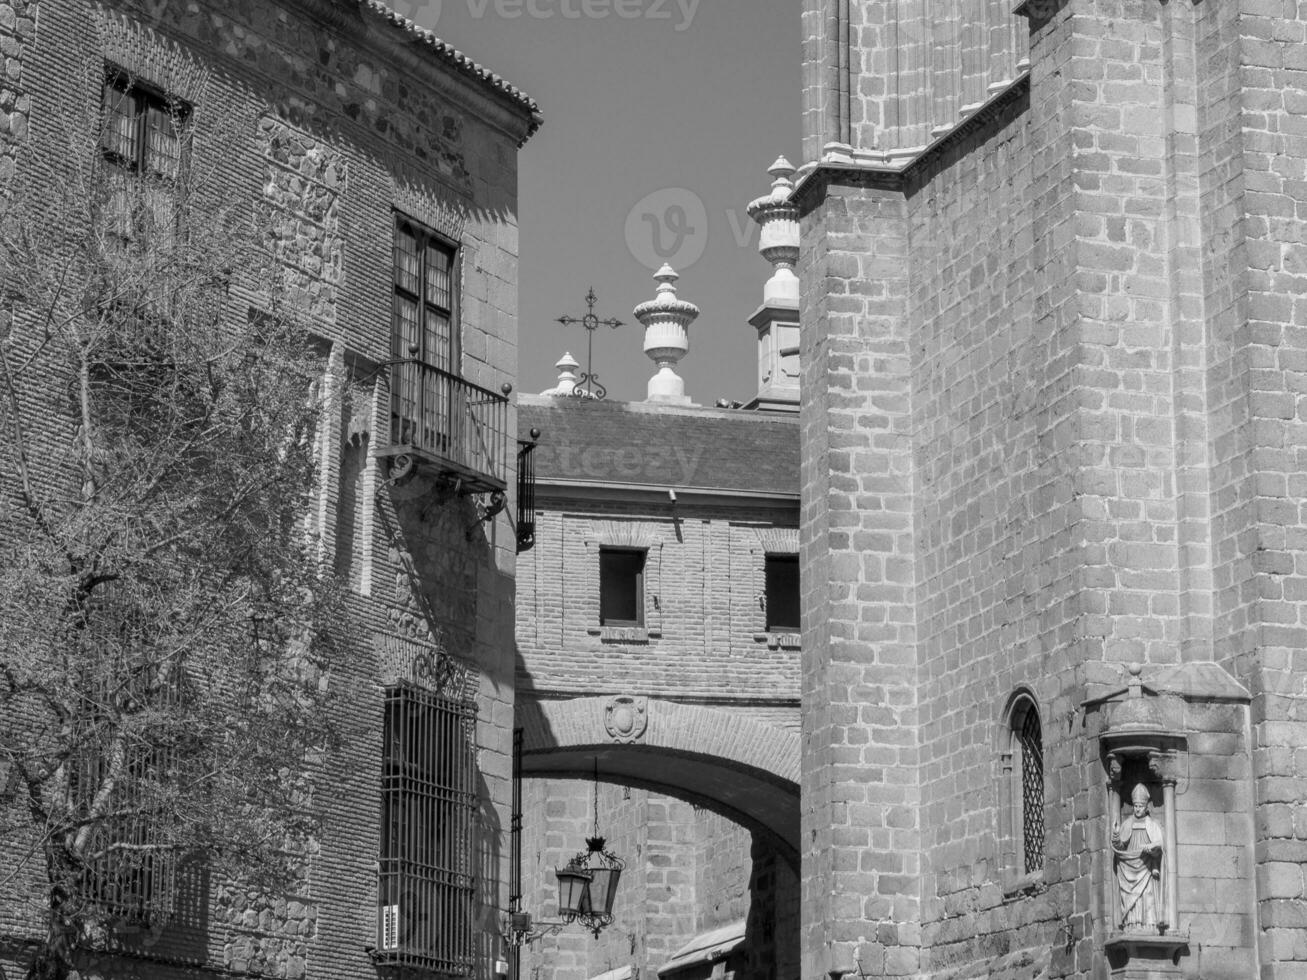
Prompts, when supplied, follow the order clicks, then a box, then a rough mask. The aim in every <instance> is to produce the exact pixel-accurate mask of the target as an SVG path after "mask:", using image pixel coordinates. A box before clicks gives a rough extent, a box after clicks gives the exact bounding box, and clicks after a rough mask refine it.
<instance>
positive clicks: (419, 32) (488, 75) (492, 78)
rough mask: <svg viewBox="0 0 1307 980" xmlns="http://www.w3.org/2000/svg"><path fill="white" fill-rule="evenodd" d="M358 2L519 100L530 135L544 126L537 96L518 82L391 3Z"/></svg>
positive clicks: (445, 58)
mask: <svg viewBox="0 0 1307 980" xmlns="http://www.w3.org/2000/svg"><path fill="white" fill-rule="evenodd" d="M358 2H359V5H360V6H361V7H364V8H366V9H368V10H370V11H372V12H373V13H375V14H377V15H378V16H380V17H381V18H382V19H383V20H385V21H387V22H389V23H390V24H392V25H394V26H395V27H396V28H397V29H399V30H401V31H403V32H405V33H406V34H408V35H409V36H410V37H412V38H415V39H417V40H418V41H420V42H422V43H423V44H425V45H427V47H429V48H430V49H431V52H432V53H433V54H434V55H435V56H436V57H437V58H440V59H441V60H442V61H445V62H447V63H448V64H450V65H453V66H454V67H455V68H457V69H458V70H459V71H461V72H462V73H463V74H464V75H468V76H470V77H472V78H475V79H477V80H478V81H480V82H482V83H483V84H484V85H486V86H487V87H488V88H490V89H492V90H493V91H495V92H498V93H499V94H500V95H503V96H507V97H508V99H509V100H510V101H512V102H514V103H516V104H517V105H518V106H519V107H521V108H522V109H524V110H525V111H526V112H528V113H529V114H530V115H531V123H530V129H529V130H528V132H527V136H530V135H531V134H532V133H534V132H535V131H536V130H537V129H539V128H540V106H538V105H537V104H536V101H535V99H533V98H531V97H530V96H529V95H527V94H526V93H525V92H523V91H522V90H521V89H520V88H518V87H517V86H516V85H512V84H510V83H509V82H508V81H507V80H505V79H504V78H501V77H500V76H499V75H496V74H495V73H494V72H492V71H490V70H489V69H488V68H484V67H482V66H481V65H479V64H477V63H476V62H475V61H473V60H472V59H471V58H469V57H468V56H467V55H465V54H463V52H462V51H459V50H458V49H457V48H455V47H454V46H453V45H452V44H448V43H446V42H445V41H442V40H441V39H440V38H438V37H436V35H435V34H434V33H433V32H431V31H429V30H427V29H426V28H425V27H421V26H419V25H418V24H416V23H414V22H413V21H411V20H409V19H408V18H407V17H405V16H404V15H403V14H400V13H398V12H396V11H395V10H393V9H392V8H391V7H390V6H389V5H387V4H385V3H383V2H382V0H358Z"/></svg>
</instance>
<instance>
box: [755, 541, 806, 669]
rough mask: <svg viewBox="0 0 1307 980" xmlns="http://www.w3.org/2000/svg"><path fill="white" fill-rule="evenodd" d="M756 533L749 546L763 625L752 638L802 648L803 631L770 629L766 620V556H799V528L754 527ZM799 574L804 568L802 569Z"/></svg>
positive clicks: (779, 646) (770, 646)
mask: <svg viewBox="0 0 1307 980" xmlns="http://www.w3.org/2000/svg"><path fill="white" fill-rule="evenodd" d="M754 533H755V534H756V535H757V538H758V544H757V546H756V547H754V548H751V549H750V552H749V553H750V556H751V557H752V565H753V569H754V574H755V576H756V579H755V581H756V588H755V590H754V591H755V596H754V604H755V605H756V606H757V612H759V613H760V614H761V615H760V616H759V621H760V622H759V625H760V626H761V627H762V628H761V629H760V630H757V631H755V632H754V634H753V638H754V640H755V641H756V642H758V643H766V644H767V647H768V649H771V650H800V649H802V641H801V633H799V632H781V631H777V630H770V629H768V623H767V612H766V602H767V558H768V556H771V555H777V556H790V555H793V556H794V557H796V558H797V557H798V556H799V529H798V528H792V527H769V528H755V529H754ZM800 574H802V571H801V570H800ZM799 612H800V615H802V612H803V595H802V591H800V594H799Z"/></svg>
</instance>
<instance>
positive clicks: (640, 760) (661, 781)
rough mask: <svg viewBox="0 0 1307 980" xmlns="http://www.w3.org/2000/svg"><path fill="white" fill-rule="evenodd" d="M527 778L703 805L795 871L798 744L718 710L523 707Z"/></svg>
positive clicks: (561, 704) (578, 702) (627, 705)
mask: <svg viewBox="0 0 1307 980" xmlns="http://www.w3.org/2000/svg"><path fill="white" fill-rule="evenodd" d="M518 724H519V726H520V727H521V728H522V733H523V741H522V775H523V776H524V777H527V778H532V777H546V778H547V777H559V778H582V779H584V778H589V777H590V776H591V774H592V772H593V767H594V764H595V761H596V760H598V764H599V774H600V775H599V778H600V779H603V780H605V781H608V782H616V783H621V784H623V785H628V786H639V787H642V788H645V789H651V790H655V791H657V792H659V793H664V794H666V795H668V796H675V797H679V798H681V799H684V800H687V801H689V802H693V803H698V804H701V805H704V806H707V807H709V808H711V809H714V810H717V811H718V812H721V813H724V814H726V815H728V816H731V817H732V818H733V819H735V820H738V821H739V822H740V823H742V824H744V825H746V826H750V827H754V828H757V829H760V830H762V831H764V832H766V833H767V834H769V835H770V836H772V837H773V838H774V839H775V840H776V842H777V844H779V845H780V846H781V849H782V853H783V854H784V856H785V857H786V859H787V860H788V861H790V862H791V863H793V864H794V865H795V866H796V867H797V863H798V844H799V737H798V735H797V734H795V733H793V732H788V731H785V730H783V729H779V728H775V727H772V726H770V725H764V724H761V723H759V722H756V721H752V720H750V719H748V718H745V717H743V716H741V715H737V714H733V713H729V712H726V711H721V710H715V709H712V708H701V707H696V706H694V705H686V704H678V703H676V702H673V701H661V700H658V699H655V698H613V697H595V698H572V699H570V700H566V701H530V702H522V703H519V705H518Z"/></svg>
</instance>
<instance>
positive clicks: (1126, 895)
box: [1112, 783, 1166, 932]
mask: <svg viewBox="0 0 1307 980" xmlns="http://www.w3.org/2000/svg"><path fill="white" fill-rule="evenodd" d="M1130 802H1131V804H1132V806H1133V809H1134V816H1133V817H1132V818H1131V819H1129V820H1127V821H1126V824H1125V826H1122V825H1121V821H1120V819H1117V820H1116V821H1114V822H1113V824H1112V850H1113V852H1114V853H1115V855H1116V883H1117V887H1118V888H1119V889H1120V892H1121V906H1120V918H1119V921H1118V923H1117V925H1118V926H1119V927H1120V928H1121V929H1123V930H1125V931H1126V932H1139V931H1148V932H1153V931H1161V930H1160V929H1159V926H1164V925H1165V923H1166V916H1165V915H1164V914H1163V910H1162V827H1161V825H1160V824H1158V822H1157V821H1156V820H1154V819H1153V818H1152V816H1150V814H1149V808H1150V802H1151V801H1150V797H1149V794H1148V787H1146V786H1144V784H1143V783H1140V784H1139V785H1137V786H1136V787H1135V788H1134V790H1133V791H1132V792H1131V793H1130Z"/></svg>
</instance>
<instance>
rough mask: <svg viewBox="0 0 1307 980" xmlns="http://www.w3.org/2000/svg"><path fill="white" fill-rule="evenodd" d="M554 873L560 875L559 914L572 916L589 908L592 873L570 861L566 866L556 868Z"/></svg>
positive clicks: (566, 916)
mask: <svg viewBox="0 0 1307 980" xmlns="http://www.w3.org/2000/svg"><path fill="white" fill-rule="evenodd" d="M554 874H555V875H556V876H557V877H558V914H559V915H561V916H563V917H565V918H572V917H575V916H577V915H580V914H581V912H582V911H583V910H584V909H588V908H589V906H590V879H591V875H590V873H589V872H588V871H583V870H582V869H581V868H578V867H576V866H574V865H573V864H571V863H569V864H568V865H567V867H565V868H555V869H554Z"/></svg>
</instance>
